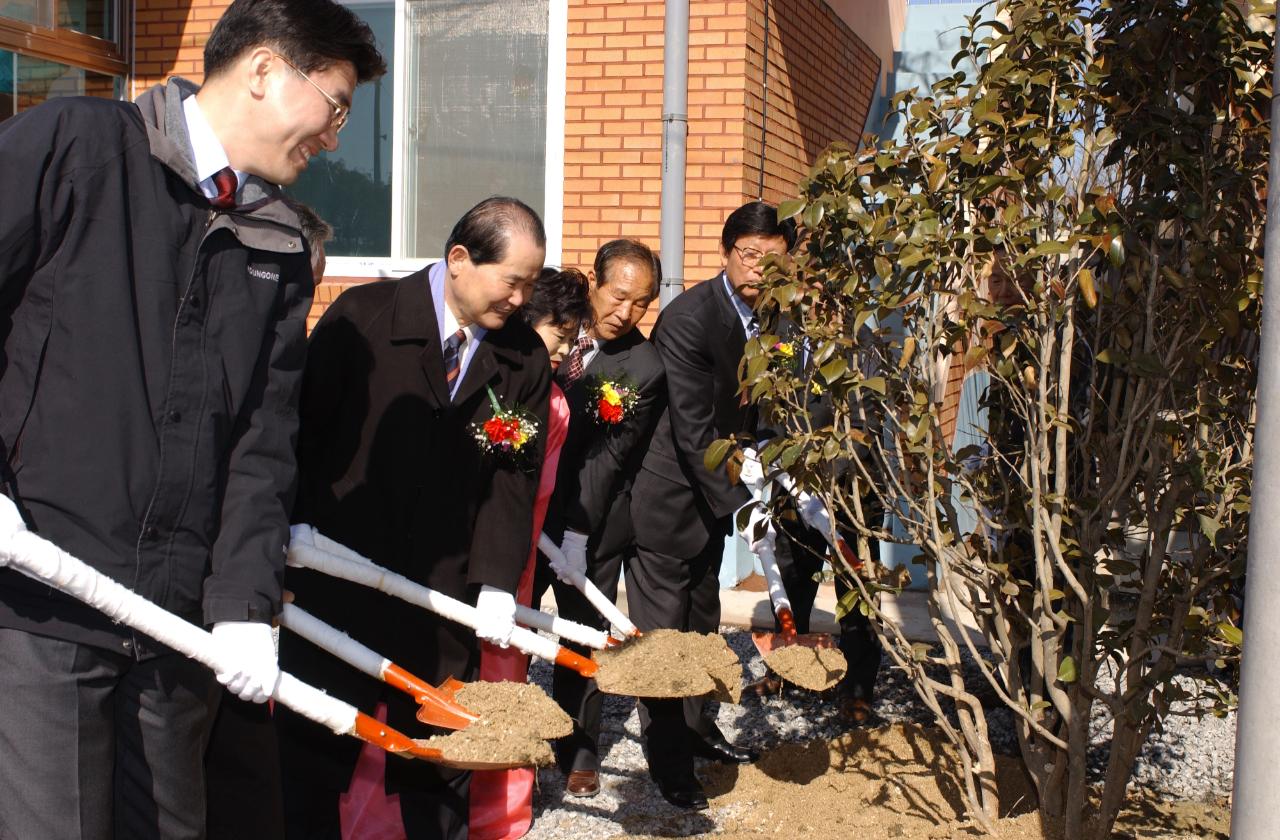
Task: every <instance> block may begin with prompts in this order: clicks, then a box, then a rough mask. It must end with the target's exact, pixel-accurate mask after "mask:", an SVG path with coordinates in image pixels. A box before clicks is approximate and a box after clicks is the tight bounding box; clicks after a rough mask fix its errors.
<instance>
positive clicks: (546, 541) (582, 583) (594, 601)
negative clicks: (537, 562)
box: [538, 534, 640, 645]
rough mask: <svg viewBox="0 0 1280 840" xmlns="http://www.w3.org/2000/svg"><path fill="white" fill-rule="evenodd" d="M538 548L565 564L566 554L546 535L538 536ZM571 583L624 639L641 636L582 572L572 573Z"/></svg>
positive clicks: (613, 643) (616, 643)
mask: <svg viewBox="0 0 1280 840" xmlns="http://www.w3.org/2000/svg"><path fill="white" fill-rule="evenodd" d="M538 548H539V549H540V550H541V551H542V553H543V554H545V555H547V557H549V558H551V559H552V560H554V561H556V563H557V564H563V563H564V562H565V561H564V553H563V552H561V551H560V546H558V545H556V544H555V541H554V540H552V539H551V538H550V537H548V536H547V535H546V534H539V535H538ZM569 582H570V583H571V584H573V587H574V588H575V589H577V590H578V591H579V592H581V593H582V594H583V595H584V596H585V597H586V599H587V600H588V601H590V602H591V606H593V607H595V608H596V612H598V613H600V615H602V616H604V618H605V619H607V620H608V622H609V623H610V624H612V625H613V626H614V627H616V628H618V632H619V633H621V634H622V635H623V637H624V638H626V639H633V638H635V637H637V636H639V635H640V631H639V630H638V629H637V628H636V626H635V625H634V624H632V623H631V619H629V618H627V617H626V615H624V614H623V612H622V610H620V609H618V605H617V604H615V603H614V602H613V601H611V600H609V599H608V598H606V597H605V594H604V593H603V592H601V591H600V588H599V587H598V586H596V585H595V584H594V583H592V582H591V580H590V578H588V577H587V576H586V575H584V574H583V573H582V572H580V571H578V570H577V569H575V570H574V571H573V572H571V573H570V575H569ZM608 641H609V644H610V645H618V644H621V642H619V641H618V640H617V639H615V638H613V637H612V636H610V637H609V639H608Z"/></svg>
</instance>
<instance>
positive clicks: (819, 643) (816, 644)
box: [751, 633, 836, 656]
mask: <svg viewBox="0 0 1280 840" xmlns="http://www.w3.org/2000/svg"><path fill="white" fill-rule="evenodd" d="M751 641H752V642H753V643H754V644H755V646H756V650H758V651H760V655H761V656H768V655H769V654H770V653H771V652H772V651H774V650H776V649H778V648H780V647H784V646H786V645H800V646H802V647H811V648H833V647H835V646H836V640H835V638H834V637H833V636H832V635H831V634H830V633H805V634H804V635H795V636H792V635H788V634H786V633H752V634H751Z"/></svg>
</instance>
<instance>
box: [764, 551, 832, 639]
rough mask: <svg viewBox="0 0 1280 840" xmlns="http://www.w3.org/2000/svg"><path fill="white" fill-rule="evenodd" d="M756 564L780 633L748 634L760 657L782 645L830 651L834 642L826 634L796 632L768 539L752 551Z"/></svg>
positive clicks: (794, 621) (794, 622) (775, 558)
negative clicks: (757, 563)
mask: <svg viewBox="0 0 1280 840" xmlns="http://www.w3.org/2000/svg"><path fill="white" fill-rule="evenodd" d="M756 556H757V557H759V558H760V565H761V566H762V567H763V568H764V578H765V581H766V582H767V583H768V585H769V602H770V604H771V605H772V607H773V613H774V615H776V616H777V617H778V624H779V625H780V626H781V627H782V630H781V632H778V633H769V632H758V633H752V634H751V641H752V642H754V643H755V646H756V650H758V651H760V655H761V656H768V655H769V653H770V652H771V651H773V650H775V649H776V648H779V647H782V646H784V645H801V646H803V647H811V648H833V647H835V646H836V644H835V640H834V639H833V638H832V637H831V634H829V633H804V634H801V633H797V632H796V619H795V616H794V615H793V614H792V612H791V600H790V599H789V598H788V597H787V589H786V587H785V586H784V585H783V583H782V574H781V572H779V571H778V559H777V557H776V556H775V555H774V547H773V541H772V540H765V541H764V542H763V543H762V544H761V545H760V548H759V549H758V550H757V551H756Z"/></svg>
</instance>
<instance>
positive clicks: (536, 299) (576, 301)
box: [520, 268, 591, 327]
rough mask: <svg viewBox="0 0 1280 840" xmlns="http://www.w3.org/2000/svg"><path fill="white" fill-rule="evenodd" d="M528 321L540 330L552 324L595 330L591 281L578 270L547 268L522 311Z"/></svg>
mask: <svg viewBox="0 0 1280 840" xmlns="http://www.w3.org/2000/svg"><path fill="white" fill-rule="evenodd" d="M520 313H521V315H523V316H524V321H525V323H526V324H528V325H529V326H531V327H536V326H538V324H541V323H542V322H543V321H550V322H551V323H553V324H555V325H556V326H557V327H563V326H568V325H570V324H578V325H579V326H591V299H590V298H589V297H587V278H586V277H584V276H583V275H582V272H581V271H578V270H577V269H576V268H566V269H556V268H544V269H542V273H541V274H539V275H538V282H536V283H534V284H533V294H531V295H529V299H528V300H527V301H525V304H524V306H522V307H520Z"/></svg>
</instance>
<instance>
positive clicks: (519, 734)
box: [415, 681, 573, 767]
mask: <svg viewBox="0 0 1280 840" xmlns="http://www.w3.org/2000/svg"><path fill="white" fill-rule="evenodd" d="M454 696H455V698H456V699H457V701H458V702H459V703H461V704H462V705H463V706H465V707H466V708H467V710H468V711H469V712H471V713H472V714H474V715H477V716H478V717H479V718H480V719H479V720H477V721H473V722H472V723H471V724H470V725H468V726H467V727H466V728H465V729H460V730H458V731H456V732H451V733H449V734H448V735H437V736H435V737H434V738H427V739H425V740H419V741H415V743H416V744H417V745H418V746H420V747H426V748H427V749H432V750H440V751H441V752H442V754H443V757H444V760H445V761H446V762H447V763H449V764H454V765H458V766H461V767H479V766H484V765H489V766H493V767H528V766H541V765H546V764H551V763H552V754H551V747H550V745H549V744H547V740H548V739H551V738H563V737H565V736H566V735H569V734H570V733H571V732H573V721H572V720H571V719H570V718H569V716H568V715H567V714H565V713H564V710H563V709H561V708H560V707H559V706H558V705H556V703H555V701H553V700H552V699H551V698H550V697H548V696H547V694H546V692H545V691H543V690H542V689H541V688H539V687H538V686H536V685H533V684H531V683H516V682H507V681H503V682H473V683H467V684H466V685H464V686H462V687H461V688H459V689H458V690H457V692H456V694H455V695H454Z"/></svg>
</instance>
